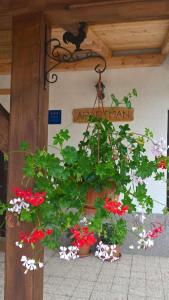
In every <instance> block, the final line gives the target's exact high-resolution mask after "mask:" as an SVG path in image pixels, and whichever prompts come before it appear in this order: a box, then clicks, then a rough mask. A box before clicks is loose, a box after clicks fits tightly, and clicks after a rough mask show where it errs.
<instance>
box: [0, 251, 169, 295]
mask: <svg viewBox="0 0 169 300" xmlns="http://www.w3.org/2000/svg"><path fill="white" fill-rule="evenodd" d="M46 260H47V261H48V263H47V264H46V266H45V277H44V300H66V299H75V300H77V299H79V300H80V299H81V300H82V299H84V300H85V299H91V300H99V299H101V300H109V299H111V300H143V299H146V300H160V299H161V300H162V299H165V300H169V258H164V257H157V256H156V257H154V256H141V255H127V254H124V255H123V256H122V258H121V259H120V260H119V261H117V262H113V263H108V262H105V263H102V262H101V261H99V260H98V259H97V258H95V257H93V256H91V257H87V258H81V259H77V260H75V261H72V262H66V261H61V260H60V259H59V257H58V256H57V255H53V254H52V253H48V255H47V256H46ZM3 264H4V255H3V254H2V253H1V254H0V293H1V296H0V300H3V270H4V265H3ZM14 300H17V299H14ZM23 300H24V299H23Z"/></svg>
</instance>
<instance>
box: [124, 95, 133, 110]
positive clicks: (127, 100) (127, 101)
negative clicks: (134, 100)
mask: <svg viewBox="0 0 169 300" xmlns="http://www.w3.org/2000/svg"><path fill="white" fill-rule="evenodd" d="M123 102H124V103H125V105H126V107H127V108H131V101H130V100H129V99H128V97H124V98H123Z"/></svg>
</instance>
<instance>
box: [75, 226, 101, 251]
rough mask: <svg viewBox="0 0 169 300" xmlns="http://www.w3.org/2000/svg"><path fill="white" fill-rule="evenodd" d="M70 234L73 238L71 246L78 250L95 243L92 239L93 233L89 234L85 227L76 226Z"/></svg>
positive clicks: (93, 238)
mask: <svg viewBox="0 0 169 300" xmlns="http://www.w3.org/2000/svg"><path fill="white" fill-rule="evenodd" d="M70 232H71V233H72V235H73V238H74V242H73V243H72V245H73V246H76V247H78V248H81V247H83V246H84V245H88V246H92V245H94V244H95V243H96V242H97V240H96V239H95V237H94V233H93V232H89V228H88V227H87V226H85V227H81V226H79V225H78V224H77V225H75V226H74V227H73V228H71V229H70Z"/></svg>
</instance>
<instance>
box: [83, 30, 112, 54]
mask: <svg viewBox="0 0 169 300" xmlns="http://www.w3.org/2000/svg"><path fill="white" fill-rule="evenodd" d="M87 41H88V42H89V43H91V49H92V50H94V51H97V52H98V53H100V54H101V55H103V56H104V57H111V56H112V51H111V50H110V49H109V47H108V46H107V45H105V44H104V42H103V41H102V40H101V39H100V37H98V36H97V34H96V33H95V32H93V30H92V29H90V28H89V29H88V32H87Z"/></svg>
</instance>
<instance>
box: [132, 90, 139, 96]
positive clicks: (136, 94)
mask: <svg viewBox="0 0 169 300" xmlns="http://www.w3.org/2000/svg"><path fill="white" fill-rule="evenodd" d="M132 94H133V96H135V97H137V96H138V93H137V90H136V89H135V88H134V89H132Z"/></svg>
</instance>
